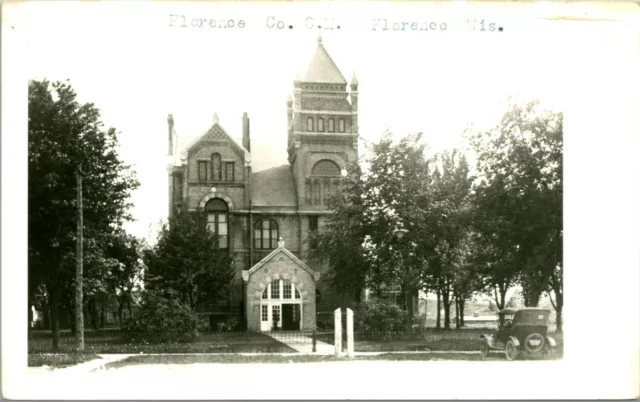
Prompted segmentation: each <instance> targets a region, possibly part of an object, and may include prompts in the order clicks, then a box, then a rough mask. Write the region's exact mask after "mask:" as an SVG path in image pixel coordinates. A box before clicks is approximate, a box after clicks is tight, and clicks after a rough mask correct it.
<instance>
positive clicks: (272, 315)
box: [260, 302, 302, 331]
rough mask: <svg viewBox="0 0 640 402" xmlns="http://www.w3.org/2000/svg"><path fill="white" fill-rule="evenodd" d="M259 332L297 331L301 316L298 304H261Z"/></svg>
mask: <svg viewBox="0 0 640 402" xmlns="http://www.w3.org/2000/svg"><path fill="white" fill-rule="evenodd" d="M260 309H261V322H260V330H262V331H278V330H280V331H299V330H300V322H301V321H302V314H301V310H302V309H301V308H300V303H273V302H271V303H263V304H262V305H261V306H260Z"/></svg>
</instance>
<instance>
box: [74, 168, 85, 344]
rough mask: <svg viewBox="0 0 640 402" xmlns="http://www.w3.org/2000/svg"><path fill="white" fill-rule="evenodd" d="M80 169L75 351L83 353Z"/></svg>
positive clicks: (79, 172) (79, 184) (78, 177)
mask: <svg viewBox="0 0 640 402" xmlns="http://www.w3.org/2000/svg"><path fill="white" fill-rule="evenodd" d="M83 175H84V173H83V172H82V168H81V167H78V169H77V170H76V196H77V201H78V202H77V204H78V219H77V222H78V228H77V231H78V233H77V239H76V349H77V350H78V351H84V314H83V311H82V310H83V308H82V307H83V303H82V229H83V223H82V177H83Z"/></svg>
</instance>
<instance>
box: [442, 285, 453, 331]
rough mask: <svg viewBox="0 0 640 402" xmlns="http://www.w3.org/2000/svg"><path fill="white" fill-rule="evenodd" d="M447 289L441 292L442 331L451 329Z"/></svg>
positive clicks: (449, 302)
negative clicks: (442, 310)
mask: <svg viewBox="0 0 640 402" xmlns="http://www.w3.org/2000/svg"><path fill="white" fill-rule="evenodd" d="M449 296H450V295H449V291H448V289H446V288H445V289H443V291H442V304H443V305H444V329H447V330H448V329H451V301H450V300H449Z"/></svg>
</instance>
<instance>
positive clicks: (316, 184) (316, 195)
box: [313, 179, 320, 205]
mask: <svg viewBox="0 0 640 402" xmlns="http://www.w3.org/2000/svg"><path fill="white" fill-rule="evenodd" d="M313 203H314V204H315V205H320V180H318V179H316V180H314V181H313Z"/></svg>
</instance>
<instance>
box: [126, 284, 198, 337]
mask: <svg viewBox="0 0 640 402" xmlns="http://www.w3.org/2000/svg"><path fill="white" fill-rule="evenodd" d="M197 327H198V316H197V315H196V314H195V313H194V312H193V311H191V309H190V308H189V307H188V306H186V305H185V304H183V303H181V302H180V301H179V300H177V299H174V298H166V297H163V296H160V295H158V294H156V293H153V292H147V293H146V294H145V297H144V300H143V302H142V307H141V309H140V311H139V313H138V314H137V315H136V316H135V318H133V319H131V320H129V321H127V323H126V324H125V328H124V332H123V336H124V340H125V341H126V342H131V343H168V342H191V341H193V340H195V339H196V337H197V335H198V330H197Z"/></svg>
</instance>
